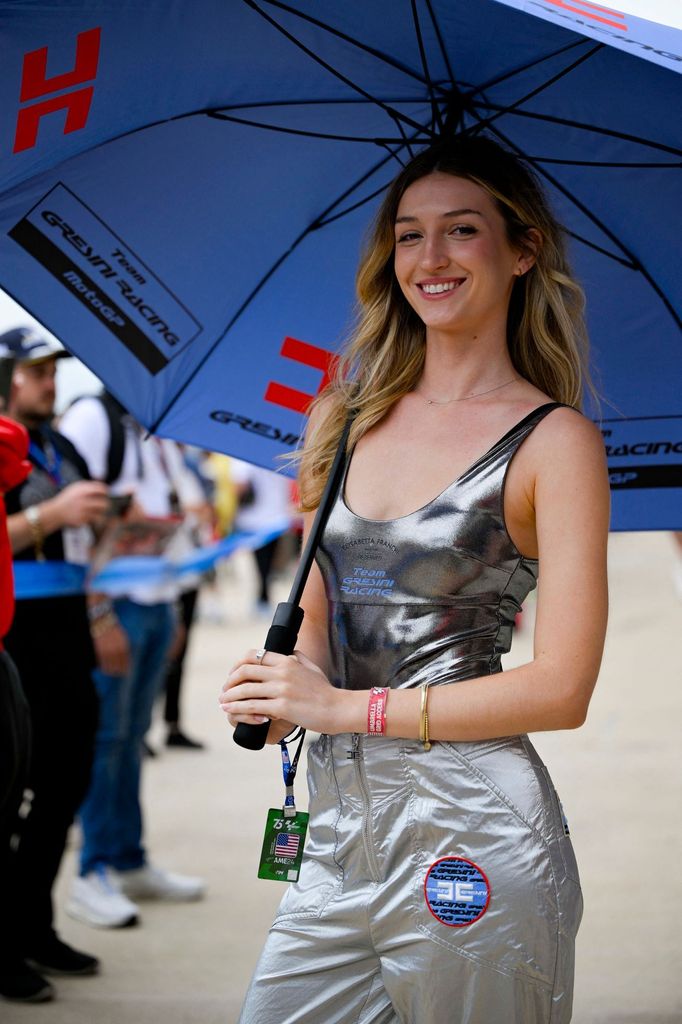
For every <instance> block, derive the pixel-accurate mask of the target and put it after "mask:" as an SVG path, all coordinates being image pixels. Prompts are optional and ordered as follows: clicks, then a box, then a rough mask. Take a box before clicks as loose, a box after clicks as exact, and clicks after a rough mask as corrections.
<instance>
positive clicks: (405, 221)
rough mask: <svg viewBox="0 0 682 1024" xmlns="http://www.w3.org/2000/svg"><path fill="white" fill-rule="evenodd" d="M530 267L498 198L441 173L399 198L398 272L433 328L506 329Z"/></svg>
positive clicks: (416, 307)
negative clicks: (515, 292)
mask: <svg viewBox="0 0 682 1024" xmlns="http://www.w3.org/2000/svg"><path fill="white" fill-rule="evenodd" d="M531 264H532V258H531V257H530V256H529V255H525V256H524V255H523V254H521V253H520V252H518V251H517V250H515V249H512V247H511V246H510V244H509V242H508V240H507V232H506V228H505V223H504V219H503V217H502V214H501V213H500V212H499V211H498V209H497V207H496V205H495V202H494V200H493V199H492V197H491V196H490V195H489V194H488V193H487V192H486V191H485V189H483V188H481V187H480V185H476V184H475V183H474V182H473V181H468V180H467V179H466V178H455V177H453V176H452V175H451V174H444V173H442V172H440V171H436V172H434V173H433V174H429V175H428V176H427V177H425V178H420V180H419V181H416V182H414V184H413V185H410V187H409V188H408V189H406V191H405V193H404V195H403V197H402V199H401V200H400V205H399V207H398V213H397V216H396V223H395V262H394V267H395V274H396V278H397V280H398V283H399V285H400V288H401V290H402V292H403V295H404V296H405V298H406V299H407V301H408V302H409V304H410V305H411V306H412V308H413V309H414V311H415V312H416V313H417V315H418V316H419V317H420V319H421V320H423V322H424V324H425V325H426V327H427V329H429V328H430V329H432V330H437V331H445V332H456V333H460V332H461V331H469V330H470V331H477V330H482V329H483V328H484V327H486V326H494V325H495V324H497V325H498V326H502V327H503V328H504V327H506V319H507V308H508V305H509V297H510V295H511V291H512V285H513V282H514V277H515V276H516V275H517V274H519V273H523V272H525V271H526V270H527V269H528V267H529V266H530V265H531Z"/></svg>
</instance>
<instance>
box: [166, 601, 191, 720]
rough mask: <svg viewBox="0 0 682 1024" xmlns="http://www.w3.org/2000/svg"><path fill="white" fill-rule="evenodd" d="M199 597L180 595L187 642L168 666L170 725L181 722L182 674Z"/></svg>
mask: <svg viewBox="0 0 682 1024" xmlns="http://www.w3.org/2000/svg"><path fill="white" fill-rule="evenodd" d="M198 596H199V590H198V588H197V589H196V590H186V591H185V592H184V593H183V594H181V595H180V621H181V622H182V624H183V626H184V627H185V640H184V643H183V645H182V647H181V649H180V651H179V652H178V654H177V656H176V657H175V658H174V659H173V660H172V661H171V662H169V664H168V668H167V670H166V684H165V686H166V705H165V709H164V715H163V717H164V719H165V721H166V722H167V723H168V725H178V724H179V722H180V688H181V686H182V673H183V671H184V665H185V655H186V654H187V646H188V644H189V634H190V630H191V629H192V623H193V621H194V611H195V608H196V604H197V597H198Z"/></svg>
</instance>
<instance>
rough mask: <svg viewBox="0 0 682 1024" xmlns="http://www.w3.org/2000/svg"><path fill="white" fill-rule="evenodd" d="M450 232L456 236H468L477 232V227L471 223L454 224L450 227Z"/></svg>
mask: <svg viewBox="0 0 682 1024" xmlns="http://www.w3.org/2000/svg"><path fill="white" fill-rule="evenodd" d="M450 234H451V235H455V236H456V237H458V238H468V237H469V236H471V235H475V234H477V229H476V228H475V227H474V226H473V224H455V226H454V227H453V228H450Z"/></svg>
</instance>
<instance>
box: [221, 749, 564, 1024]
mask: <svg viewBox="0 0 682 1024" xmlns="http://www.w3.org/2000/svg"><path fill="white" fill-rule="evenodd" d="M308 783H309V787H310V834H309V838H308V841H307V843H306V853H305V856H304V860H303V868H302V871H301V878H300V880H299V882H297V883H296V884H295V885H292V886H291V887H290V888H289V890H288V891H287V892H286V894H285V896H284V899H283V900H282V903H281V905H280V908H279V911H278V914H277V917H276V919H275V922H274V924H273V926H272V929H271V931H270V934H269V937H268V939H267V942H266V945H265V948H264V950H263V953H262V955H261V958H260V961H259V963H258V966H257V968H256V972H255V975H254V978H253V980H252V982H251V986H250V989H249V991H248V993H247V997H246V1000H245V1003H244V1007H243V1009H242V1014H241V1017H240V1022H241V1024H294V1022H296V1024H389V1022H391V1024H395V1022H400V1024H567V1022H568V1021H570V1019H571V1001H572V989H573V963H574V940H575V935H576V932H577V930H578V925H579V923H580V917H581V913H582V897H581V892H580V885H579V879H578V872H577V868H576V863H575V858H574V856H573V850H572V846H571V841H570V839H569V838H568V835H567V829H566V828H565V822H564V819H563V815H562V811H561V806H560V804H559V801H558V798H557V795H556V792H555V791H554V788H553V786H552V783H551V780H550V778H549V776H548V774H547V770H546V768H545V767H544V765H543V764H542V762H541V761H540V758H539V757H538V755H537V753H536V752H535V750H534V749H533V747H532V745H531V744H530V742H529V741H528V738H527V737H525V736H522V737H513V738H509V739H502V740H488V741H484V742H479V743H436V744H434V745H433V747H432V748H431V750H430V751H428V752H427V751H424V750H423V749H422V747H421V745H420V744H419V743H418V742H416V741H412V740H399V739H386V738H385V737H366V736H362V737H360V736H350V735H347V734H346V735H340V736H334V737H329V736H321V737H320V738H319V739H318V740H317V741H316V742H315V743H314V744H313V745H312V747H311V748H310V750H309V754H308ZM436 862H438V863H436Z"/></svg>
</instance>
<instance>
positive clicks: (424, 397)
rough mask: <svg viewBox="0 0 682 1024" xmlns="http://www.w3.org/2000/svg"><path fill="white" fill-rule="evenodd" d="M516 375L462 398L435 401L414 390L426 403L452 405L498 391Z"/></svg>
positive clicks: (510, 382) (511, 381)
mask: <svg viewBox="0 0 682 1024" xmlns="http://www.w3.org/2000/svg"><path fill="white" fill-rule="evenodd" d="M515 380H518V378H517V377H512V378H511V379H510V380H506V381H505V382H504V384H496V385H495V387H494V388H488V390H487V391H477V392H476V394H475V395H465V396H464V398H448V399H446V401H444V402H437V401H436V400H435V398H427V397H426V395H422V394H421V392H419V391H415V394H417V395H419V397H420V398H421V399H422V400H423V401H424V402H426V404H427V405H452V403H453V402H468V401H469V399H470V398H480V397H481V395H489V394H491V392H493V391H499V390H500V388H506V386H507V384H513V383H514V381H515Z"/></svg>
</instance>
